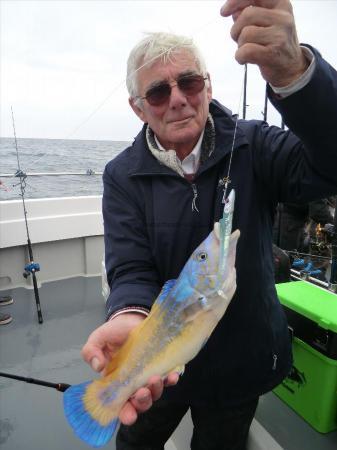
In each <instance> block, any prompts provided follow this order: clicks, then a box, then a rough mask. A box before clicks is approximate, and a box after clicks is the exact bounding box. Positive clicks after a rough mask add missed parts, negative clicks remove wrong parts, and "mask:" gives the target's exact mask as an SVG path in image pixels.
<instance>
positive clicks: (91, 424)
mask: <svg viewBox="0 0 337 450" xmlns="http://www.w3.org/2000/svg"><path fill="white" fill-rule="evenodd" d="M234 198H235V194H234V190H232V191H231V193H230V195H229V197H228V199H227V201H226V203H225V206H224V214H223V217H222V219H220V222H217V223H215V225H214V229H213V231H212V232H211V233H210V234H209V235H208V237H207V238H206V239H205V240H204V241H203V242H202V243H201V244H200V245H199V247H198V248H197V249H196V250H195V251H194V252H193V254H192V255H191V257H190V258H189V260H188V261H187V263H186V264H185V266H184V268H183V270H182V271H181V273H180V275H179V277H178V279H177V280H169V281H167V282H166V283H165V285H164V286H163V288H162V290H161V293H160V294H159V296H158V298H157V299H156V301H155V302H154V304H153V306H152V309H151V312H150V314H149V316H148V317H147V318H146V319H145V320H144V321H143V322H142V323H141V324H139V325H138V326H137V327H136V328H135V329H133V330H132V331H131V333H130V335H129V337H128V339H127V340H126V342H125V343H124V345H123V346H122V347H121V348H120V350H119V351H118V353H117V354H116V356H115V357H114V358H113V360H112V361H111V362H110V364H109V365H108V367H107V370H106V376H104V377H103V378H101V379H99V380H95V381H88V382H86V383H82V384H79V385H75V386H72V387H70V388H69V389H67V390H66V391H65V393H64V411H65V415H66V417H67V419H68V421H69V423H70V425H71V426H72V427H73V429H74V432H75V433H76V434H77V436H79V437H80V438H81V439H82V440H83V441H85V442H86V443H87V444H90V445H92V446H93V447H101V446H103V445H105V444H106V443H107V442H108V441H109V440H110V439H111V437H112V435H113V434H114V432H115V430H116V428H117V426H118V414H119V412H120V410H121V408H122V406H123V405H124V404H125V402H126V401H127V400H128V399H129V398H130V396H131V395H132V394H133V393H134V392H135V391H136V390H137V389H138V388H140V387H141V386H144V385H146V383H147V381H148V379H149V378H150V376H151V375H162V376H165V375H167V374H168V373H169V372H171V371H174V370H176V371H177V370H178V371H181V369H182V368H183V367H184V365H185V364H186V363H187V362H188V361H190V360H191V359H192V358H194V357H195V356H196V355H197V353H198V352H199V350H200V349H201V347H202V346H203V345H204V344H205V342H206V341H207V339H208V338H209V336H210V335H211V333H212V331H213V329H214V328H215V326H216V325H217V323H218V322H219V320H220V319H221V317H222V316H223V314H224V313H225V311H226V309H227V306H228V304H229V302H230V300H231V299H232V297H233V295H234V292H235V289H236V272H235V268H234V264H235V255H236V244H237V240H238V238H239V235H240V232H239V231H238V230H236V231H235V232H234V233H232V234H231V229H232V217H233V210H234Z"/></svg>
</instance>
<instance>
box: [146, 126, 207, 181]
mask: <svg viewBox="0 0 337 450" xmlns="http://www.w3.org/2000/svg"><path fill="white" fill-rule="evenodd" d="M203 137H204V130H203V131H202V133H201V135H200V137H199V139H198V142H197V143H196V145H195V147H194V148H193V150H192V151H191V153H190V154H189V155H187V156H186V158H184V159H183V160H182V161H180V160H179V158H177V160H178V161H180V164H181V168H182V170H183V172H184V173H186V174H191V173H193V174H194V173H196V171H197V170H198V166H199V160H200V153H201V143H202V139H203ZM154 138H155V141H156V144H157V146H158V149H159V150H161V151H167V150H169V149H166V148H164V147H163V146H162V145H161V143H160V142H159V141H158V139H157V136H156V135H154Z"/></svg>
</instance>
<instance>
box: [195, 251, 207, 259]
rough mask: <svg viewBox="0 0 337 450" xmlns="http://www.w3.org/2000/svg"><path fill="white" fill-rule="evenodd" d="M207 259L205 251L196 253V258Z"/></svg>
mask: <svg viewBox="0 0 337 450" xmlns="http://www.w3.org/2000/svg"><path fill="white" fill-rule="evenodd" d="M206 259H207V253H206V252H200V253H198V255H197V260H198V261H206Z"/></svg>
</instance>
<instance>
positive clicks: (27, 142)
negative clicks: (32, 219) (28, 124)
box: [0, 138, 130, 201]
mask: <svg viewBox="0 0 337 450" xmlns="http://www.w3.org/2000/svg"><path fill="white" fill-rule="evenodd" d="M17 144H18V154H19V162H20V168H21V170H22V171H23V172H25V173H30V172H32V173H37V172H67V173H69V172H76V173H77V172H81V173H83V175H62V176H27V178H26V179H25V183H26V186H25V198H27V199H29V198H44V197H72V196H79V195H100V194H102V191H103V185H102V175H101V173H99V174H96V175H86V172H87V171H88V170H91V171H94V172H103V170H104V167H105V165H106V163H108V162H109V161H110V160H111V159H113V158H114V157H115V156H116V155H118V153H120V152H121V151H122V150H124V149H125V148H126V147H127V146H128V145H129V144H130V143H129V142H125V141H84V140H71V139H68V140H63V139H22V138H21V139H17ZM17 170H18V161H17V154H16V148H15V141H14V138H0V201H2V200H14V199H21V189H20V179H19V178H18V177H14V174H15V173H16V171H17ZM3 174H12V175H13V176H12V177H11V178H8V177H4V176H1V175H3Z"/></svg>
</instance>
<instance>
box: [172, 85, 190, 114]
mask: <svg viewBox="0 0 337 450" xmlns="http://www.w3.org/2000/svg"><path fill="white" fill-rule="evenodd" d="M170 86H171V95H170V107H171V108H174V107H179V106H184V105H186V103H187V99H186V95H185V94H184V93H183V91H182V90H181V89H179V86H178V84H177V83H172V84H170Z"/></svg>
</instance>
